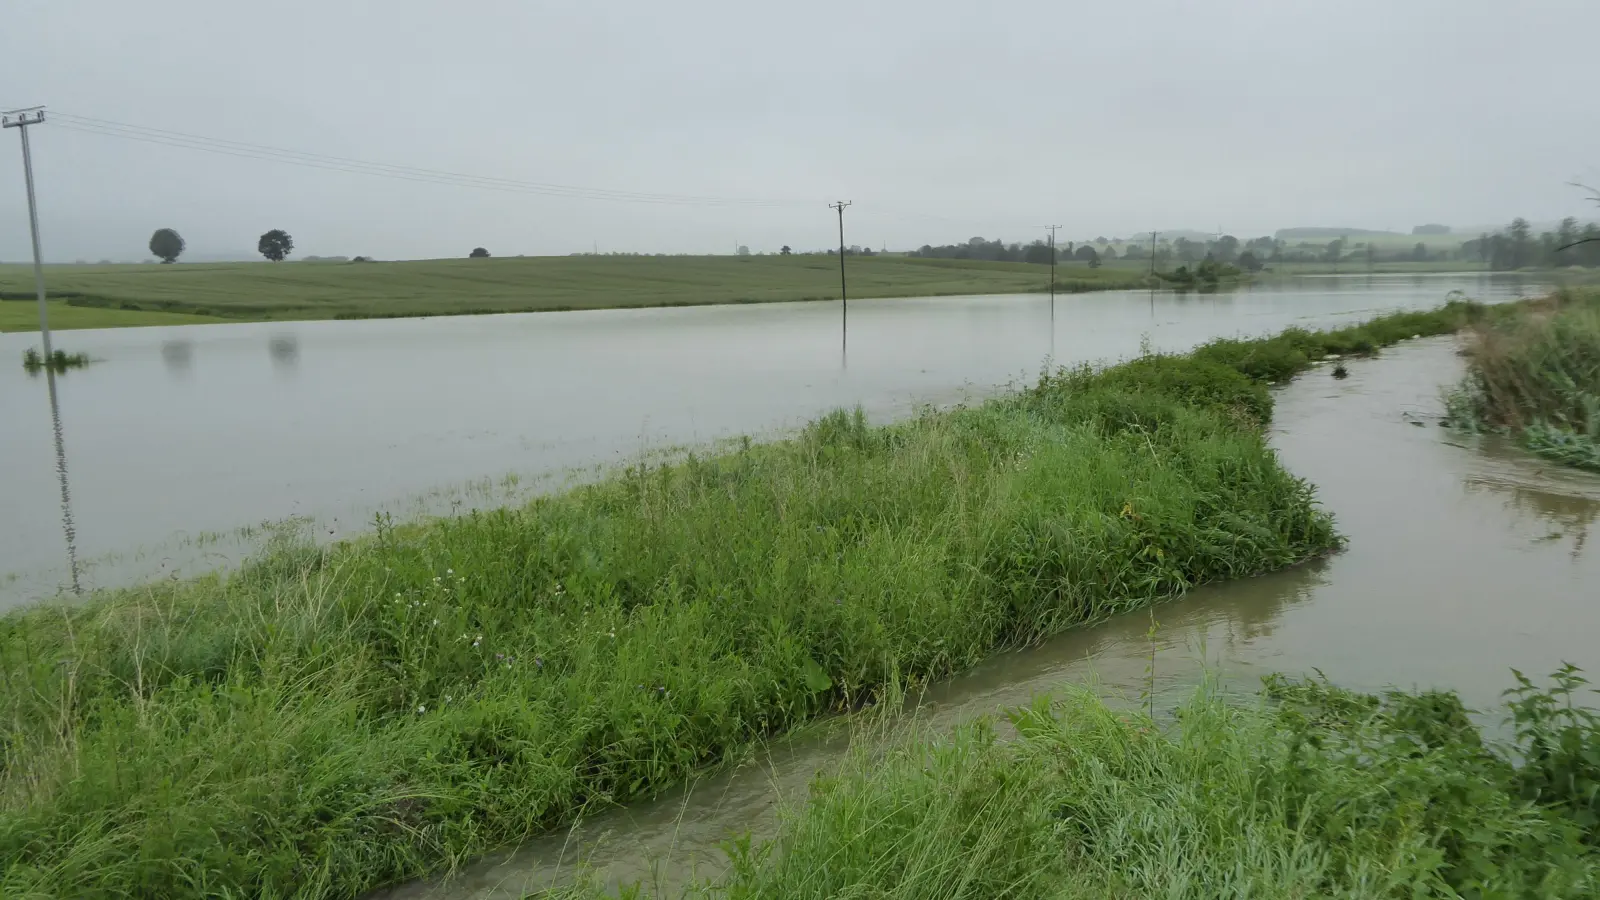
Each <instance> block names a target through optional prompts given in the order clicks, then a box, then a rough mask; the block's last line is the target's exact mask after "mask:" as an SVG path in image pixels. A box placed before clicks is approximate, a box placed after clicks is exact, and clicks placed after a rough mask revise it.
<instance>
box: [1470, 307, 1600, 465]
mask: <svg viewBox="0 0 1600 900" xmlns="http://www.w3.org/2000/svg"><path fill="white" fill-rule="evenodd" d="M1446 405H1447V407H1448V409H1449V412H1450V418H1451V421H1452V422H1454V423H1455V424H1456V425H1458V426H1460V427H1463V428H1466V429H1468V430H1475V431H1476V430H1497V431H1504V432H1507V433H1509V434H1512V435H1514V436H1516V437H1517V438H1518V439H1520V440H1521V441H1522V442H1523V444H1524V445H1525V446H1527V447H1528V449H1530V450H1532V451H1533V452H1535V453H1537V454H1539V455H1540V456H1543V457H1545V458H1547V459H1551V460H1554V461H1556V462H1560V463H1564V464H1566V465H1570V466H1575V467H1578V468H1585V469H1592V470H1594V471H1600V291H1595V290H1592V289H1589V290H1575V291H1561V292H1558V293H1557V294H1556V295H1555V296H1554V297H1552V298H1551V300H1550V302H1549V303H1547V304H1540V305H1533V306H1522V307H1519V308H1518V310H1517V312H1516V314H1515V315H1509V316H1502V317H1498V318H1495V319H1492V320H1486V321H1484V322H1481V323H1479V324H1478V325H1477V327H1476V328H1474V329H1473V332H1472V343H1471V345H1470V346H1469V348H1468V353H1467V376H1466V378H1465V379H1464V380H1463V381H1462V383H1461V384H1460V385H1459V386H1458V387H1457V388H1456V389H1455V391H1453V392H1452V393H1451V395H1450V396H1449V397H1448V398H1447V400H1446Z"/></svg>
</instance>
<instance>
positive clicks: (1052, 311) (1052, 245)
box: [1039, 225, 1061, 338]
mask: <svg viewBox="0 0 1600 900" xmlns="http://www.w3.org/2000/svg"><path fill="white" fill-rule="evenodd" d="M1039 227H1040V228H1048V229H1050V337H1051V338H1054V337H1055V334H1056V229H1058V228H1060V227H1061V226H1060V225H1040V226H1039Z"/></svg>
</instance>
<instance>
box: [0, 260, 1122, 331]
mask: <svg viewBox="0 0 1600 900" xmlns="http://www.w3.org/2000/svg"><path fill="white" fill-rule="evenodd" d="M846 266H847V267H848V271H849V279H850V296H851V297H853V298H870V297H912V296H926V295H958V294H1006V293H1022V292H1029V291H1043V290H1046V289H1047V287H1048V285H1049V278H1050V276H1049V269H1048V268H1047V267H1044V266H1037V265H1027V264H1024V263H991V262H975V261H966V260H944V259H912V258H906V257H876V256H875V257H855V256H852V257H850V258H849V259H848V260H847V261H846ZM1056 277H1057V281H1058V287H1059V289H1061V290H1064V291H1087V290H1102V289H1108V288H1125V287H1138V286H1141V285H1143V284H1144V283H1145V282H1144V276H1143V275H1142V274H1141V273H1138V272H1128V271H1113V270H1102V269H1090V268H1088V267H1087V266H1063V267H1060V268H1058V270H1057V275H1056ZM32 279H33V275H32V269H30V268H28V267H25V266H17V265H10V266H0V295H4V296H8V297H11V296H17V297H31V296H32V290H33V287H32V285H33V280H32ZM45 281H46V284H47V285H48V287H49V290H50V292H51V296H52V297H57V298H60V299H61V300H64V301H65V302H66V303H67V304H69V305H70V306H71V307H72V308H74V309H96V310H101V311H104V312H106V313H123V314H132V315H133V318H129V319H127V320H126V321H124V322H106V323H105V324H142V323H143V322H142V319H141V318H140V316H141V315H149V314H152V313H154V314H164V315H172V314H183V315H191V316H200V317H204V318H205V319H206V320H208V321H210V320H214V319H224V320H229V321H268V320H284V319H337V318H381V317H391V316H441V315H465V314H472V313H504V312H544V311H551V310H572V309H609V308H618V307H653V306H693V305H701V304H722V303H769V302H779V301H801V300H830V299H831V300H837V299H838V298H839V262H838V259H837V258H836V257H828V256H759V257H757V256H751V257H732V256H720V257H718V256H703V257H625V256H617V257H612V256H562V257H527V258H522V257H514V258H494V259H435V260H417V261H410V262H365V263H334V262H286V263H276V264H274V263H267V262H259V263H197V264H181V263H180V264H177V265H171V266H163V265H113V266H50V267H48V268H47V269H46V273H45ZM24 305H25V304H23V303H21V302H15V303H13V302H12V301H7V302H4V303H0V316H3V315H5V314H6V313H7V312H9V311H10V310H8V309H7V308H8V307H13V306H15V307H19V308H20V307H21V306H24ZM12 318H15V317H12ZM30 322H31V320H26V318H25V317H24V318H23V319H19V320H17V321H16V322H15V323H8V322H7V321H6V320H5V319H0V327H8V325H9V324H15V325H18V326H20V327H21V328H24V329H32V328H36V327H37V324H36V323H31V324H30ZM55 327H61V328H71V327H99V326H78V325H76V324H75V323H74V322H73V321H72V320H71V319H69V318H63V319H62V320H61V324H58V325H56V326H55Z"/></svg>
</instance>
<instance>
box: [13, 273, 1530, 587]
mask: <svg viewBox="0 0 1600 900" xmlns="http://www.w3.org/2000/svg"><path fill="white" fill-rule="evenodd" d="M1540 289H1542V285H1540V284H1539V283H1537V282H1532V281H1524V280H1522V279H1521V278H1520V277H1519V276H1492V275H1463V276H1452V277H1436V276H1428V277H1422V276H1410V275H1399V276H1392V275H1377V276H1365V275H1363V276H1346V277H1341V278H1315V279H1300V280H1296V281H1292V282H1289V283H1287V284H1274V285H1270V286H1260V287H1252V288H1246V289H1243V290H1240V291H1236V292H1229V293H1216V294H1199V293H1195V294H1170V293H1150V294H1147V293H1129V292H1114V293H1097V294H1080V295H1072V296H1062V297H1058V298H1057V299H1056V301H1055V308H1054V313H1053V314H1052V312H1051V307H1050V301H1049V300H1048V298H1046V297H1045V296H1044V295H1037V294H1035V295H1021V296H984V297H941V298H923V299H896V300H867V301H855V302H852V303H851V304H850V320H849V338H850V340H849V356H848V358H843V357H842V356H841V351H840V333H839V330H840V311H839V306H838V304H837V303H783V304H770V305H754V306H709V307H694V308H675V309H636V310H601V311H586V312H568V313H538V314H524V315H501V316H469V317H453V318H433V319H396V320H369V321H351V322H303V323H266V324H250V325H213V326H184V327H174V328H129V329H112V330H97V331H71V332H62V333H61V335H60V339H59V343H60V344H61V345H62V346H64V347H66V348H67V349H68V350H70V351H74V352H87V353H89V354H90V355H91V356H93V357H95V358H96V359H98V360H100V361H99V362H97V363H95V364H94V365H92V366H91V367H89V368H88V369H85V370H79V371H74V372H70V373H68V374H67V375H65V376H64V377H62V378H61V379H60V383H59V394H60V398H59V399H60V404H59V405H60V413H61V425H62V434H63V438H64V440H63V444H62V446H63V447H64V450H65V455H64V457H63V458H62V459H60V460H58V457H57V453H56V446H55V443H54V440H53V435H52V427H51V414H50V405H49V403H48V400H47V397H46V391H45V385H44V383H43V381H42V380H40V379H30V378H29V377H28V376H27V375H25V374H24V373H23V372H22V370H21V367H20V366H18V365H15V362H14V361H15V360H16V359H17V357H19V356H20V355H21V354H22V351H23V349H25V348H26V347H27V346H29V345H30V344H32V343H33V342H34V341H35V340H36V338H35V336H34V335H28V334H7V335H0V460H3V461H4V464H3V465H0V497H3V498H4V505H3V507H0V607H3V606H5V605H9V604H14V603H16V602H19V601H22V600H26V599H30V598H33V597H38V596H43V595H48V594H52V593H55V592H56V591H57V590H60V589H62V588H63V587H65V586H68V585H70V584H71V582H72V573H71V571H70V567H69V565H68V552H67V551H68V548H67V546H66V542H65V538H64V534H63V530H62V528H61V524H60V523H61V519H62V516H61V508H60V507H61V498H62V495H63V490H62V486H61V483H59V481H60V480H59V479H58V477H57V475H58V471H57V470H58V468H61V469H64V470H65V471H66V472H68V473H70V480H71V501H72V512H73V514H74V518H75V521H76V536H75V543H76V552H77V555H78V556H79V557H80V558H82V559H83V560H84V561H85V566H84V571H83V577H82V581H83V584H84V585H85V587H89V588H92V587H96V586H104V585H109V584H118V583H127V582H129V581H136V580H145V579H149V578H152V577H157V576H170V575H174V574H177V573H188V572H193V571H196V570H200V569H209V568H215V567H218V566H226V565H229V564H232V563H234V562H236V561H237V560H238V558H239V556H240V555H241V554H243V553H245V552H247V551H248V549H249V548H250V547H252V546H254V544H255V542H254V540H252V538H253V537H255V535H251V534H240V533H238V532H236V531H235V529H239V528H240V527H241V526H252V525H256V524H258V523H262V522H277V521H282V520H285V519H288V518H290V517H300V518H302V519H304V520H305V521H308V522H313V523H315V526H314V527H315V530H316V531H317V532H318V533H320V534H322V535H324V536H329V535H331V536H337V535H340V534H346V533H349V532H351V531H353V530H356V529H359V528H362V527H363V526H364V525H365V524H366V523H367V522H369V521H370V520H371V517H372V515H373V514H374V513H375V512H378V511H381V510H386V511H391V512H396V513H397V514H399V515H407V514H411V513H414V512H415V511H417V510H418V509H426V510H433V511H440V510H442V511H448V510H449V509H451V508H452V507H459V506H472V505H480V506H481V505H485V504H488V503H493V502H500V501H504V500H505V499H507V498H508V497H509V496H515V495H516V494H517V493H518V492H519V491H522V490H525V489H526V488H527V486H528V484H529V483H530V482H529V481H528V480H526V479H528V478H531V477H535V476H540V475H548V474H550V473H561V472H564V471H567V470H569V469H571V468H572V467H581V466H591V465H593V464H596V463H614V462H617V461H620V460H625V459H628V458H630V457H635V456H637V455H638V454H639V453H640V452H641V451H644V450H646V449H649V448H658V447H661V446H663V445H682V444H698V443H704V442H706V441H710V440H714V439H718V438H725V437H729V436H732V435H737V434H758V435H759V434H770V433H772V432H774V431H776V430H779V429H784V428H789V427H793V426H796V425H799V424H802V423H804V422H805V421H807V420H810V419H812V418H814V417H815V416H817V415H818V414H820V413H822V412H825V411H827V410H829V409H831V408H835V407H840V406H855V405H858V404H859V405H861V406H863V407H864V408H865V409H866V410H867V411H868V413H869V414H872V415H873V416H874V417H876V418H880V419H881V418H884V417H887V416H893V415H900V414H904V413H905V412H907V411H908V410H910V409H911V408H912V407H913V406H914V405H916V404H919V403H946V402H950V401H952V400H956V399H959V398H961V397H963V396H967V395H976V396H981V395H984V394H987V393H990V392H992V391H994V390H995V389H997V388H999V387H1002V386H1004V385H1005V384H1007V383H1008V382H1012V381H1016V380H1021V379H1027V378H1031V377H1033V376H1035V375H1036V374H1037V373H1038V371H1039V370H1040V368H1041V366H1043V365H1044V364H1045V362H1046V360H1047V359H1049V358H1052V357H1053V358H1054V359H1055V360H1056V361H1058V362H1063V363H1073V362H1093V361H1104V360H1112V359H1117V358H1122V357H1127V356H1130V355H1133V354H1135V353H1137V352H1138V351H1139V348H1140V346H1141V343H1142V342H1148V344H1149V345H1150V346H1152V347H1155V348H1158V349H1182V348H1186V347H1189V346H1192V345H1194V344H1196V343H1199V342H1201V341H1204V340H1207V339H1209V338H1213V337H1217V336H1222V335H1236V334H1247V335H1257V334H1264V333H1269V332H1275V331H1278V330H1281V329H1282V328H1284V327H1287V326H1289V325H1308V326H1321V325H1329V324H1335V323H1345V322H1350V321H1353V320H1357V319H1362V318H1367V317H1370V316H1372V315H1376V314H1378V313H1382V312H1386V311H1390V310H1394V309H1416V308H1425V307H1432V306H1436V305H1438V304H1439V303H1441V302H1442V301H1443V300H1444V299H1445V297H1446V295H1447V294H1448V293H1449V292H1450V291H1452V290H1460V291H1464V292H1466V293H1467V294H1469V295H1471V296H1474V297H1477V298H1480V299H1483V300H1489V301H1495V300H1504V299H1507V298H1512V297H1516V296H1519V295H1521V294H1523V293H1528V292H1536V291H1538V290H1540ZM8 359H9V360H13V362H12V363H7V362H5V361H6V360H8ZM507 475H517V476H522V477H523V478H524V479H525V480H523V481H522V482H520V483H518V484H507V483H505V482H503V481H500V479H502V478H503V477H504V476H507ZM485 479H488V480H489V481H487V482H485V481H484V480H485Z"/></svg>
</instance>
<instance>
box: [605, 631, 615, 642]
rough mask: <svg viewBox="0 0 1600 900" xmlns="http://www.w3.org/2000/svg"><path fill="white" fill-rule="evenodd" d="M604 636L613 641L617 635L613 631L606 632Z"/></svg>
mask: <svg viewBox="0 0 1600 900" xmlns="http://www.w3.org/2000/svg"><path fill="white" fill-rule="evenodd" d="M606 636H607V637H609V638H611V639H612V640H613V641H614V640H616V639H617V633H616V632H615V631H608V632H606Z"/></svg>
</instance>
